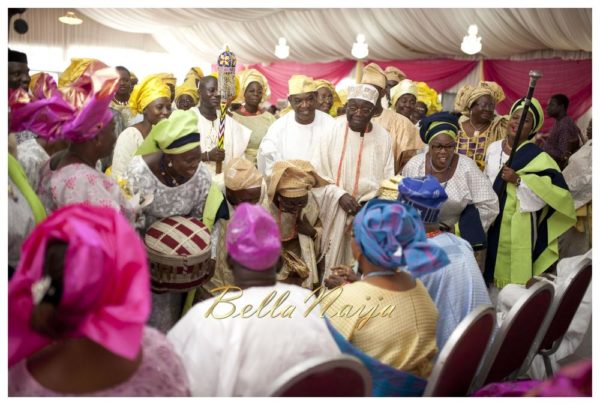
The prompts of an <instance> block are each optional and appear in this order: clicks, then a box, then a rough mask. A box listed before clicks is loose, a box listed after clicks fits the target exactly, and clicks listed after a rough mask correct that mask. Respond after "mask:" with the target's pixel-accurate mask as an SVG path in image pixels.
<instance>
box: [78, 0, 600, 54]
mask: <svg viewBox="0 0 600 405" xmlns="http://www.w3.org/2000/svg"><path fill="white" fill-rule="evenodd" d="M78 11H79V12H80V13H82V14H83V15H85V16H87V17H89V18H91V19H93V20H95V21H97V22H99V23H100V24H103V25H105V26H107V27H110V28H113V29H115V30H119V31H126V32H130V33H138V34H148V35H151V36H152V37H153V38H154V40H155V41H156V42H158V43H159V44H160V45H161V46H162V47H163V48H165V49H166V50H168V51H169V52H170V53H177V52H186V53H189V54H190V56H193V57H194V58H198V59H199V60H204V61H211V60H214V59H215V58H216V55H217V54H218V53H219V51H220V50H221V49H222V48H223V45H224V44H228V45H229V46H230V48H231V50H232V51H233V52H235V54H236V55H237V56H238V59H239V60H240V61H241V62H242V63H269V62H273V61H277V58H276V57H275V55H274V48H275V44H276V43H277V40H278V38H279V37H281V36H283V37H285V38H286V39H287V42H288V44H289V46H290V57H289V59H288V60H289V61H298V62H330V61H334V60H339V59H352V56H351V54H350V49H351V47H352V44H353V42H354V41H355V38H356V35H357V34H359V33H362V34H364V35H365V37H366V40H367V42H368V44H369V56H368V57H369V59H375V60H398V59H423V58H440V57H454V58H463V57H465V54H463V53H462V52H461V50H460V43H461V41H462V38H463V36H465V35H466V31H467V27H468V26H469V25H470V24H477V25H478V27H479V35H480V36H481V37H482V38H483V39H482V44H483V49H482V51H481V56H483V57H484V58H488V59H491V58H493V59H505V58H513V59H514V58H517V59H521V58H522V59H526V58H540V57H542V58H545V57H563V58H591V52H592V11H591V9H564V8H563V9H559V8H552V9H550V8H548V9H508V8H505V9H334V8H324V9H241V8H238V9H216V8H212V9H156V8H154V9H124V8H81V9H78Z"/></svg>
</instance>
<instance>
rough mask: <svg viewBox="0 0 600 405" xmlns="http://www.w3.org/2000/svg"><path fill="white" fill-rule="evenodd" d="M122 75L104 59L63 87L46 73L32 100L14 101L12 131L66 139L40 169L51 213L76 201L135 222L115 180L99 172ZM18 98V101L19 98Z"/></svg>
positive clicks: (108, 150) (111, 134)
mask: <svg viewBox="0 0 600 405" xmlns="http://www.w3.org/2000/svg"><path fill="white" fill-rule="evenodd" d="M119 78H120V77H119V74H118V72H117V70H116V69H114V68H109V67H107V66H106V65H104V64H103V63H102V62H100V61H96V63H93V64H90V65H89V66H88V67H87V68H86V69H85V71H84V72H83V74H81V75H80V76H79V77H78V78H77V79H76V80H75V81H74V82H72V83H70V84H68V85H67V86H65V87H61V88H60V89H59V88H57V86H56V83H55V82H54V80H53V79H52V77H50V76H49V75H48V74H46V73H42V74H41V77H40V78H39V79H38V80H37V83H36V86H35V88H34V89H33V92H32V93H33V96H32V97H31V100H30V101H29V102H22V101H23V100H22V99H19V100H18V101H15V102H13V103H11V130H13V131H23V130H30V131H32V132H34V133H36V134H37V135H38V136H39V137H41V138H44V139H47V140H48V141H50V142H52V141H56V140H68V141H70V145H69V147H68V149H66V150H63V151H61V152H58V153H56V154H54V155H53V156H51V157H50V159H49V160H48V161H47V162H46V164H44V166H43V167H42V169H41V172H40V180H39V186H38V190H37V192H38V195H39V196H40V199H41V200H42V203H43V204H44V206H45V208H46V211H47V212H52V211H54V210H56V209H57V208H59V207H61V206H63V205H66V204H73V203H88V204H91V205H103V206H110V207H113V208H116V209H118V210H120V211H121V212H122V213H123V214H124V215H125V216H126V217H127V218H128V219H129V220H130V221H131V222H133V221H134V220H135V212H134V209H133V207H132V206H131V205H130V204H129V202H128V201H127V200H126V198H125V196H124V194H123V193H122V192H121V189H120V187H119V185H118V184H117V183H116V181H114V180H112V179H110V178H109V177H107V176H105V175H104V174H103V173H101V172H99V171H98V170H96V168H95V166H96V163H97V161H98V160H99V159H102V158H104V157H106V156H109V155H110V154H111V152H112V149H113V146H114V143H115V140H116V136H115V130H114V125H115V124H114V115H113V113H112V112H111V111H110V110H109V108H108V106H109V104H110V102H111V100H112V97H113V95H114V94H115V92H116V91H117V89H118V84H119ZM15 100H16V99H15Z"/></svg>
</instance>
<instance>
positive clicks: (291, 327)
mask: <svg viewBox="0 0 600 405" xmlns="http://www.w3.org/2000/svg"><path fill="white" fill-rule="evenodd" d="M8 57H9V62H8V76H9V77H8V87H9V97H8V104H9V130H10V135H9V155H8V156H9V179H8V193H9V198H8V211H9V226H8V236H9V256H8V265H9V280H10V281H9V308H8V309H9V331H8V332H9V395H11V396H190V395H191V396H264V395H269V393H270V389H271V386H272V383H273V381H274V380H275V379H276V378H277V377H278V376H279V375H281V374H282V373H283V372H285V371H286V370H288V369H290V368H291V367H293V366H295V365H297V364H299V363H301V362H302V361H303V360H306V359H310V358H312V357H318V356H321V355H330V354H333V353H342V352H343V353H352V354H355V355H356V356H358V357H359V358H360V359H362V360H363V361H365V362H369V364H371V365H373V364H374V365H376V366H377V367H386V368H389V369H390V370H391V371H390V372H391V373H396V374H395V375H397V377H398V378H410V379H412V380H411V381H417V382H420V383H423V384H424V383H426V381H427V378H428V377H429V374H430V373H431V370H432V368H433V365H434V363H435V360H436V356H437V354H438V353H439V352H440V351H441V350H442V348H443V347H444V346H445V344H446V342H447V341H448V338H449V336H450V335H451V334H452V332H453V331H454V330H455V329H456V327H457V325H458V324H459V323H460V322H461V321H462V320H463V319H464V318H465V317H466V316H467V315H468V314H469V313H470V312H471V311H472V310H473V309H474V308H476V307H477V306H479V305H482V304H485V305H495V304H496V302H497V299H498V298H497V297H498V295H499V294H502V290H503V289H504V288H505V287H507V286H513V285H517V286H521V287H522V288H527V287H528V286H529V285H530V284H531V283H533V282H534V281H535V280H536V279H538V278H539V277H543V276H544V275H546V274H548V273H553V272H554V273H556V265H557V263H558V261H559V259H562V258H566V257H575V256H578V255H584V254H586V253H588V252H589V251H590V250H591V138H592V131H591V120H590V123H589V128H588V131H587V133H586V134H582V133H581V132H580V131H579V130H578V128H577V126H576V125H575V123H574V122H573V120H572V118H571V117H569V115H568V114H567V110H568V106H569V100H568V98H567V97H566V96H564V95H562V94H556V95H554V96H552V97H551V99H550V100H548V107H547V110H546V113H547V115H548V116H549V117H551V118H553V119H555V120H556V121H555V123H554V126H553V127H552V130H551V132H550V133H549V134H547V135H544V136H540V130H541V128H542V126H543V123H544V115H545V111H544V109H543V108H542V105H541V103H540V101H538V100H537V99H535V98H533V99H531V102H530V105H528V102H527V100H525V98H522V99H519V100H517V101H516V102H515V103H514V104H513V105H512V108H511V109H510V113H509V114H508V115H505V116H503V115H499V114H497V112H496V105H497V103H499V102H501V101H502V100H503V99H504V97H505V96H504V92H503V90H502V89H501V88H500V86H498V85H497V84H496V83H494V82H486V81H482V82H480V83H479V84H478V85H476V86H469V85H468V86H464V87H463V88H462V89H461V90H460V91H459V93H458V94H457V97H456V101H455V108H454V111H442V108H441V104H440V100H439V97H438V94H437V92H436V91H435V90H434V89H432V88H430V87H429V86H428V85H427V83H424V82H418V81H413V80H411V79H410V78H408V77H406V75H405V74H404V73H403V72H402V71H401V70H399V69H397V68H394V67H388V68H386V69H385V70H384V69H382V68H381V67H380V66H378V65H377V64H375V63H371V64H368V65H367V66H366V67H365V68H364V72H363V76H362V79H361V80H360V81H359V82H358V83H356V84H352V85H350V86H348V88H347V89H343V90H339V91H338V90H336V88H335V86H334V84H333V83H330V82H328V81H327V80H316V79H314V78H312V77H307V76H304V75H300V74H298V75H293V76H292V77H291V78H290V80H289V91H288V102H289V106H288V107H287V108H283V109H281V110H280V111H276V108H271V107H273V106H270V105H269V102H268V100H269V95H270V91H269V84H268V81H267V79H266V78H265V77H264V76H263V75H262V74H261V73H260V72H258V71H257V70H255V69H248V70H243V71H241V72H238V73H237V75H236V76H237V77H236V83H237V85H236V94H235V95H233V96H232V97H230V98H229V99H228V100H221V96H220V92H219V88H218V86H219V80H218V75H217V74H216V73H212V74H208V75H206V74H205V73H204V72H203V71H202V70H201V69H200V68H198V67H192V68H191V69H190V71H189V72H188V74H187V75H186V77H185V78H184V80H183V81H182V83H181V84H179V85H178V84H177V78H175V76H173V75H172V74H170V73H156V74H152V75H149V76H147V77H144V78H140V80H139V82H138V79H137V77H135V76H134V75H133V73H132V72H130V71H129V70H128V69H127V68H126V67H124V66H117V67H110V66H107V65H106V64H104V63H103V62H101V61H99V60H95V59H84V58H80V59H73V60H72V62H71V65H70V66H68V67H67V68H66V69H65V71H64V72H62V73H61V74H60V76H59V78H58V80H57V81H56V80H55V79H54V78H53V77H52V76H51V75H50V74H48V73H45V72H40V73H37V74H36V75H34V76H32V77H30V75H29V67H28V64H27V55H26V54H24V53H22V52H18V51H15V50H10V49H9V52H8ZM222 101H223V102H225V101H226V105H227V114H226V115H225V117H222V116H220V111H219V108H220V105H221V102H222ZM526 106H527V107H526ZM525 111H527V114H526V115H524V112H525ZM273 113H275V114H273ZM520 125H521V126H522V128H521V131H520V132H519V131H518V128H519V127H520ZM563 173H564V175H563ZM181 218H184V219H185V218H188V219H193V220H194V221H189V222H181ZM161 229H166V230H165V231H164V233H162V231H161ZM149 240H154V241H156V240H159V241H161V243H163V244H164V245H165V246H166V250H165V252H162V253H161V254H162V256H164V260H165V261H162V262H160V263H159V262H157V261H156V260H157V259H154V258H155V257H157V256H158V255H157V254H156V252H154V251H153V250H152V249H153V248H152V247H151V246H150V242H149ZM572 241H577V242H576V243H574V244H573V243H571V242H572ZM559 248H560V249H559ZM150 251H152V252H153V255H152V256H150V255H149V254H148V253H149V252H150ZM195 252H196V253H197V254H196V253H195ZM194 255H196V256H198V257H201V258H202V259H201V260H199V262H198V263H193V264H191V262H189V261H188V258H189V257H192V256H194ZM165 263H171V266H170V267H169V266H168V265H165ZM161 272H163V273H161ZM185 277H188V279H185ZM182 278H183V280H182ZM165 280H167V281H168V282H170V284H169V285H170V287H169V288H168V289H159V288H157V285H158V284H157V283H158V282H159V281H160V282H162V283H163V284H161V285H165V284H164V282H165ZM177 283H179V284H177ZM420 383H419V384H420ZM417 385H418V384H417ZM418 386H419V387H422V386H423V385H422V384H421V385H418ZM376 388H377V387H375V391H374V392H376ZM417 391H418V390H415V391H413V392H412V394H415V393H416V392H417ZM416 394H418V392H417V393H416Z"/></svg>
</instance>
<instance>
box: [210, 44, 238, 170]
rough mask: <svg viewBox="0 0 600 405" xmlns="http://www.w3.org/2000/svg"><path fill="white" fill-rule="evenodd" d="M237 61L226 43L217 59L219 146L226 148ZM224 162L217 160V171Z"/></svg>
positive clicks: (221, 168) (222, 148)
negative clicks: (226, 130)
mask: <svg viewBox="0 0 600 405" xmlns="http://www.w3.org/2000/svg"><path fill="white" fill-rule="evenodd" d="M236 63H237V60H236V57H235V54H234V53H233V52H231V51H230V50H229V46H227V45H225V51H224V52H223V53H222V54H220V55H219V58H218V60H217V71H218V73H219V75H218V79H217V80H218V85H219V95H220V96H221V116H220V120H219V139H218V140H217V148H219V149H221V150H224V149H225V146H224V143H225V117H226V116H227V101H228V100H229V98H231V97H233V96H234V95H235V65H236ZM222 165H223V162H217V164H216V168H215V169H216V170H215V171H216V173H217V174H219V173H221V171H222V170H223V167H222Z"/></svg>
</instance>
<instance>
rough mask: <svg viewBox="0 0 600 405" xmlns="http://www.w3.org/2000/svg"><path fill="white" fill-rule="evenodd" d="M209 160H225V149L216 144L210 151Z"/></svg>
mask: <svg viewBox="0 0 600 405" xmlns="http://www.w3.org/2000/svg"><path fill="white" fill-rule="evenodd" d="M208 160H210V161H211V162H222V161H224V160H225V151H224V150H223V149H219V148H217V147H216V146H215V147H214V148H213V149H212V150H211V151H210V152H208Z"/></svg>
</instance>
